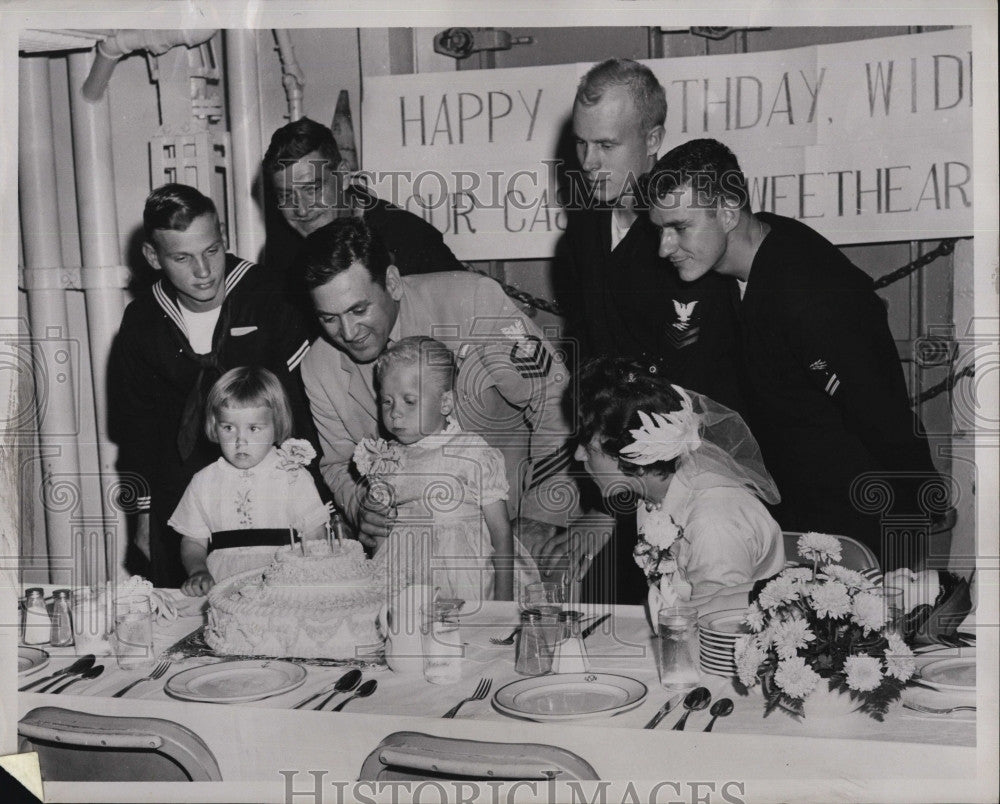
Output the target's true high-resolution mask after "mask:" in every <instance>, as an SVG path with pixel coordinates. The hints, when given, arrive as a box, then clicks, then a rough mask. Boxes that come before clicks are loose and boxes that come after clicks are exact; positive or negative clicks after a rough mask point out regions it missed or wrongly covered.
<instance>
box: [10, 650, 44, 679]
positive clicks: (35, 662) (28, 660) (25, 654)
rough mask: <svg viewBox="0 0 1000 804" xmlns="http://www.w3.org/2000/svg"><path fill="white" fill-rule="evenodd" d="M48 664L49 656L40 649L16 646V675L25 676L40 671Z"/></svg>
mask: <svg viewBox="0 0 1000 804" xmlns="http://www.w3.org/2000/svg"><path fill="white" fill-rule="evenodd" d="M48 663H49V654H48V652H47V651H44V650H42V649H41V648H33V647H31V646H30V645H18V646H17V674H18V675H19V676H26V675H28V674H29V673H34V672H35V671H36V670H41V669H42V668H43V667H45V665H47V664H48Z"/></svg>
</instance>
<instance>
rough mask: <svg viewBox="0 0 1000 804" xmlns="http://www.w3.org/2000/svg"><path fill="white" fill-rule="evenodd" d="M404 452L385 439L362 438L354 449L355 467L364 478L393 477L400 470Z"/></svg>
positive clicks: (397, 445)
mask: <svg viewBox="0 0 1000 804" xmlns="http://www.w3.org/2000/svg"><path fill="white" fill-rule="evenodd" d="M402 458H403V451H402V450H401V449H400V447H399V444H393V443H390V442H388V441H386V440H385V439H384V438H372V437H371V436H369V437H367V438H362V439H361V441H360V442H358V445H357V446H356V447H355V448H354V465H355V466H356V467H357V469H358V472H360V473H361V475H362V476H363V477H382V476H384V475H391V474H392V473H393V472H395V471H396V470H397V469H399V464H400V461H401V460H402Z"/></svg>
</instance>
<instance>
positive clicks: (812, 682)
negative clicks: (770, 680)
mask: <svg viewBox="0 0 1000 804" xmlns="http://www.w3.org/2000/svg"><path fill="white" fill-rule="evenodd" d="M819 681H820V677H819V674H818V673H817V672H816V671H815V670H813V669H812V668H811V667H810V666H809V665H807V664H806V660H805V659H803V658H802V657H801V656H792V657H791V658H788V659H782V660H781V661H780V662H778V669H777V670H775V672H774V683H775V684H777V685H778V686H779V687H781V690H782V691H783V692H784V693H785V694H786V695H788V696H790V697H792V698H805V697H806V696H807V695H808V694H809V693H810V692H812V691H813V690H814V689H815V688H816V685H817V684H818V683H819Z"/></svg>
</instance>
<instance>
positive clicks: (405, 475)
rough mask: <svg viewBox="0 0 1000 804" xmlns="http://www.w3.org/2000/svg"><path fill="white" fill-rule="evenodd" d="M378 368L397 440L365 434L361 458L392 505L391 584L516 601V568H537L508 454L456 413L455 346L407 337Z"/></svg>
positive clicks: (521, 578)
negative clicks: (516, 524) (510, 483)
mask: <svg viewBox="0 0 1000 804" xmlns="http://www.w3.org/2000/svg"><path fill="white" fill-rule="evenodd" d="M375 376H376V381H377V385H378V394H379V406H380V409H381V419H382V424H383V426H384V428H385V430H386V432H387V433H388V435H389V436H390V438H391V442H389V443H386V442H380V441H377V440H375V439H365V440H363V441H362V442H361V444H360V445H359V446H358V450H357V451H356V453H355V461H356V464H357V466H358V468H359V470H360V471H361V473H362V474H365V475H367V476H368V479H369V483H370V484H372V483H375V484H382V486H383V488H385V489H386V494H387V496H388V497H389V498H390V499H387V500H386V502H387V504H394V505H395V506H396V510H397V518H396V524H395V527H394V528H393V531H392V533H391V534H390V537H389V544H388V550H386V551H385V552H386V557H385V559H384V560H386V561H388V562H395V566H393V564H392V563H390V566H389V573H390V582H391V583H394V584H396V585H403V584H404V583H427V584H430V585H432V586H434V587H437V588H439V589H440V590H441V591H440V595H441V596H443V597H456V598H461V599H464V600H480V599H497V600H511V599H513V595H514V586H515V575H516V576H517V578H518V582H519V583H527V582H530V581H532V580H537V577H538V574H537V570H535V568H534V564H533V562H532V561H531V559H530V557H529V556H528V555H527V553H526V552H525V551H524V550H523V548H521V547H520V545H519V544H518V543H517V540H516V539H515V538H514V536H513V533H512V532H511V526H510V521H509V520H508V513H507V506H506V504H505V502H504V501H505V500H506V499H507V493H508V488H507V477H506V471H505V467H504V461H503V455H502V454H501V453H500V451H499V450H497V449H495V448H493V447H491V446H489V445H488V444H487V443H486V442H485V441H484V440H483V439H482V437H480V436H478V435H476V434H473V433H464V432H462V431H461V429H460V428H459V426H458V423H457V421H456V420H455V419H454V418H453V417H452V414H453V411H454V406H455V400H454V384H455V359H454V356H453V355H452V353H451V351H450V350H449V349H448V347H446V346H445V345H444V344H442V343H441V342H440V341H436V340H434V339H433V338H427V337H410V338H403V339H402V340H400V341H397V342H396V343H394V344H392V346H390V347H389V349H388V350H387V351H386V352H385V353H384V354H382V355H381V356H380V357H379V359H378V361H377V362H376V364H375ZM392 442H395V443H392ZM380 454H381V455H382V456H383V457H384V456H388V457H389V460H388V461H385V460H380V457H379V456H380ZM374 467H377V469H373V468H374Z"/></svg>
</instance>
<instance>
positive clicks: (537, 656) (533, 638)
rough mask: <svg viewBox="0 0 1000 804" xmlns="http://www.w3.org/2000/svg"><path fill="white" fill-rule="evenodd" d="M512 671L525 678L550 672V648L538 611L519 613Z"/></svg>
mask: <svg viewBox="0 0 1000 804" xmlns="http://www.w3.org/2000/svg"><path fill="white" fill-rule="evenodd" d="M514 670H516V671H517V672H518V673H520V674H521V675H525V676H541V675H545V674H546V673H548V672H550V671H551V670H552V646H551V645H550V643H549V640H548V639H547V638H546V634H545V630H544V626H543V625H542V613H541V612H540V611H539V610H538V609H525V610H524V611H522V612H521V633H520V635H519V636H518V639H517V660H516V662H515V663H514Z"/></svg>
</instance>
